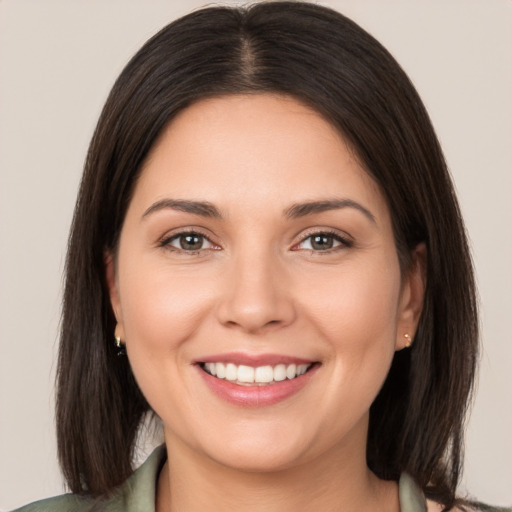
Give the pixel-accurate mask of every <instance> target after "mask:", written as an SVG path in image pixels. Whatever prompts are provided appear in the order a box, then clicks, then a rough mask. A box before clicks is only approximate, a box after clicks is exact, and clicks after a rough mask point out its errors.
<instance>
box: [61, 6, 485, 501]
mask: <svg viewBox="0 0 512 512" xmlns="http://www.w3.org/2000/svg"><path fill="white" fill-rule="evenodd" d="M260 92H278V93H282V94H287V95H291V96H293V97H295V98H297V99H299V100H300V101H302V102H304V103H305V104H307V105H309V106H311V107H312V108H314V109H315V110H316V111H317V112H319V113H320V114H321V115H323V116H324V117H325V118H326V119H328V120H329V121H330V122H331V123H332V124H333V125H334V126H335V127H337V129H338V130H340V132H341V133H342V134H343V136H344V137H345V140H347V141H348V142H349V143H350V144H351V146H352V148H353V149H354V151H355V152H356V154H357V155H358V157H359V159H360V162H361V163H362V165H363V166H364V167H365V168H366V170H367V172H368V173H369V174H370V175H371V176H372V177H373V178H374V179H375V180H376V181H377V183H378V184H379V185H380V187H381V190H382V192H383V194H384V195H385V197H386V199H387V202H388V205H389V208H390V212H391V216H392V222H393V228H394V234H395V240H396V246H397V251H398V255H399V257H400V262H401V265H402V269H403V270H406V269H407V265H408V261H409V255H410V252H411V250H412V249H413V248H414V247H416V246H417V244H418V243H420V242H424V243H425V244H426V246H427V288H426V295H425V302H424V310H423V313H422V317H421V321H420V325H419V328H418V332H417V335H416V339H415V343H414V345H413V347H412V348H411V349H410V350H406V351H401V352H398V353H396V355H395V357H394V361H393V364H392V367H391V370H390V373H389V376H388V378H387V380H386V382H385V384H384V386H383V388H382V390H381V391H380V394H379V395H378V397H377V398H376V400H375V402H374V403H373V405H372V407H371V411H370V428H369V437H368V446H367V460H368V465H369V467H370V468H371V469H372V470H373V471H374V472H375V473H376V474H377V475H378V476H379V477H381V478H384V479H398V477H399V475H400V473H401V472H403V471H407V472H408V473H409V474H411V475H412V476H413V477H414V478H415V479H416V481H417V482H418V483H419V485H420V486H421V487H422V488H423V489H424V490H425V492H426V493H427V496H429V497H431V498H433V499H436V500H437V501H439V502H441V503H443V504H444V505H445V506H446V507H447V508H450V507H451V506H452V505H453V503H454V502H455V489H456V487H457V483H458V480H459V474H460V466H461V461H462V436H463V424H464V417H465V413H466V407H467V404H468V399H469V396H470V393H471V390H472V384H473V379H474V372H475V364H476V359H477V352H478V345H477V338H478V332H477V331H478V323H477V311H476V301H475V286H474V279H473V274H472V266H471V261H470V255H469V250H468V244H467V240H466V236H465V232H464V226H463V222H462V219H461V215H460V211H459V207H458V204H457V200H456V198H455V194H454V190H453V186H452V183H451V179H450V176H449V174H448V171H447V168H446V164H445V160H444V158H443V154H442V152H441V149H440V145H439V143H438V141H437V138H436V135H435V133H434V130H433V128H432V125H431V122H430V120H429V117H428V115H427V113H426V111H425V108H424V106H423V104H422V102H421V100H420V98H419V97H418V94H417V93H416V91H415V89H414V87H413V86H412V84H411V82H410V81H409V79H408V78H407V76H406V74H405V73H404V72H403V70H402V69H401V68H400V66H399V65H398V64H397V62H396V61H395V60H394V59H393V57H392V56H391V55H390V54H389V53H388V52H387V50H386V49H385V48H383V47H382V46H381V45H380V43H378V42H377V41H376V40H375V39H374V38H373V37H372V36H370V35H369V34H368V33H366V32H365V31H364V30H363V29H361V28H360V27H359V26H358V25H356V24H355V23H354V22H353V21H351V20H349V19H347V18H346V17H344V16H343V15H341V14H339V13H338V12H335V11H333V10H331V9H328V8H325V7H320V6H318V5H312V4H308V3H301V2H264V3H259V4H255V5H252V6H249V7H244V8H229V7H213V8H206V9H202V10H198V11H196V12H194V13H192V14H189V15H187V16H185V17H183V18H180V19H179V20H177V21H174V22H173V23H171V24H170V25H168V26H167V27H165V28H164V29H163V30H161V31H160V32H159V33H158V34H156V35H155V36H154V37H153V38H151V39H150V40H149V41H148V42H147V43H146V44H145V45H144V46H143V47H142V49H141V50H140V51H139V52H138V53H137V54H136V55H135V56H134V57H133V58H132V59H131V61H130V62H129V63H128V65H127V66H126V68H125V69H124V71H123V72H122V73H121V75H120V77H119V78H118V80H117V82H116V83H115V85H114V87H113V89H112V91H111V93H110V96H109V97H108V100H107V102H106V104H105V107H104V109H103V112H102V114H101V117H100V119H99V122H98V125H97V128H96V131H95V134H94V136H93V139H92V142H91V145H90V149H89V152H88V155H87V160H86V164H85V170H84V175H83V179H82V183H81V187H80V192H79V196H78V201H77V205H76V210H75V215H74V219H73V225H72V230H71V235H70V241H69V252H68V258H67V267H66V286H65V295H64V309H63V320H62V331H61V345H60V354H59V368H58V392H57V430H58V447H59V457H60V462H61V466H62V468H63V472H64V475H65V477H66V479H67V481H68V484H69V487H70V488H71V490H72V491H73V492H76V493H84V492H87V493H90V494H92V495H95V496H98V495H101V494H104V493H107V492H108V491H110V490H112V489H113V488H114V487H115V486H117V485H119V484H120V483H122V482H123V481H124V480H125V479H126V478H127V477H128V476H129V475H130V474H131V472H132V465H131V462H132V456H133V450H134V445H135V439H136V434H137V429H138V427H139V425H140V423H141V421H142V419H143V418H144V416H145V414H146V413H147V412H148V411H149V406H148V404H147V402H146V400H145V399H144V397H143V396H142V394H141V392H140V390H139V388H138V386H137V384H136V382H135V379H134V377H133V375H132V372H131V369H130V366H129V362H128V360H127V359H126V358H119V357H117V355H116V349H115V346H114V342H113V333H114V326H115V320H114V316H113V312H112V309H111V306H110V302H109V296H108V292H107V288H106V283H105V268H104V255H105V252H106V251H113V252H115V249H116V245H117V241H118V238H119V234H120V231H121V227H122V223H123V220H124V216H125V213H126V210H127V207H128V204H129V202H130V198H131V195H132V193H133V189H134V186H135V184H136V181H137V177H138V173H139V172H140V169H141V165H142V163H143V162H144V160H145V158H146V156H147V155H148V152H149V151H150V149H151V147H152V146H153V144H154V143H155V140H156V139H157V137H158V135H159V134H160V133H161V132H162V129H163V128H164V127H165V126H166V125H167V124H168V123H169V121H170V120H172V119H173V118H174V116H176V114H177V113H178V112H179V111H181V110H182V109H184V108H186V107H187V106H188V105H190V104H191V103H193V102H194V101H196V100H198V99H201V98H205V97H211V96H220V95H224V94H234V93H260Z"/></svg>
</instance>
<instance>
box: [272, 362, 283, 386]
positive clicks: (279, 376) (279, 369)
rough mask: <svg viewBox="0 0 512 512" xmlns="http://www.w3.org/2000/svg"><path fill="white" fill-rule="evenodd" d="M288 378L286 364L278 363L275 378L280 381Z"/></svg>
mask: <svg viewBox="0 0 512 512" xmlns="http://www.w3.org/2000/svg"><path fill="white" fill-rule="evenodd" d="M285 379H286V366H285V365H284V364H278V365H277V366H276V367H275V368H274V380H276V381H277V382H280V381H282V380H285Z"/></svg>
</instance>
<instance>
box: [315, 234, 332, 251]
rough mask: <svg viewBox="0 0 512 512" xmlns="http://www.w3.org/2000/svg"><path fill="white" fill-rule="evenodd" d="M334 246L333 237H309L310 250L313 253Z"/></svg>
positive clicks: (323, 235) (322, 235)
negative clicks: (312, 250)
mask: <svg viewBox="0 0 512 512" xmlns="http://www.w3.org/2000/svg"><path fill="white" fill-rule="evenodd" d="M333 246H334V237H333V236H332V235H325V234H321V235H314V236H312V237H311V248H312V249H314V250H315V251H325V250H326V249H332V247H333Z"/></svg>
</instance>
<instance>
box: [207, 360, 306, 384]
mask: <svg viewBox="0 0 512 512" xmlns="http://www.w3.org/2000/svg"><path fill="white" fill-rule="evenodd" d="M314 365H315V363H309V364H277V365H275V366H271V365H265V366H257V367H252V366H246V365H243V364H241V365H236V364H233V363H220V362H216V363H199V366H200V367H201V369H202V370H203V371H204V372H206V373H208V374H209V375H211V376H213V377H215V378H217V379H221V380H227V381H230V382H232V383H233V384H238V385H240V386H269V385H273V384H278V383H279V382H283V381H286V380H294V379H298V378H299V377H301V376H302V375H304V374H305V373H307V372H308V371H309V370H310V369H311V368H312V367H313V366H314Z"/></svg>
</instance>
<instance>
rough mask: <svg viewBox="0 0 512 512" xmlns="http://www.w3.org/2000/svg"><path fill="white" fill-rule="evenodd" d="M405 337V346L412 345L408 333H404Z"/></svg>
mask: <svg viewBox="0 0 512 512" xmlns="http://www.w3.org/2000/svg"><path fill="white" fill-rule="evenodd" d="M404 338H405V346H406V348H409V347H410V346H411V345H412V340H411V337H410V336H409V335H408V334H404Z"/></svg>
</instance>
